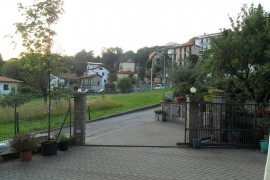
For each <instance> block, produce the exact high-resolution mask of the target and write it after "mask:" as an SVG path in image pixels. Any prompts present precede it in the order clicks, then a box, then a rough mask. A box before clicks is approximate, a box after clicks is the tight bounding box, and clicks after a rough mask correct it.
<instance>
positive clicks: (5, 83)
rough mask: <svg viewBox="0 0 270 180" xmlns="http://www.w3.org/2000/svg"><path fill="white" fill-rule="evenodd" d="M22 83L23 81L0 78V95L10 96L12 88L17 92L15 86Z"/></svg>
mask: <svg viewBox="0 0 270 180" xmlns="http://www.w3.org/2000/svg"><path fill="white" fill-rule="evenodd" d="M22 82H23V81H19V80H16V79H12V78H8V77H4V76H0V95H4V94H10V93H11V92H12V89H13V88H14V91H15V92H17V84H18V83H22Z"/></svg>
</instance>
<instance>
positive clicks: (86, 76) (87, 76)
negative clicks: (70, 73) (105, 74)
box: [80, 74, 101, 79]
mask: <svg viewBox="0 0 270 180" xmlns="http://www.w3.org/2000/svg"><path fill="white" fill-rule="evenodd" d="M94 76H100V77H101V75H99V74H89V75H83V76H81V77H80V79H81V78H92V77H94Z"/></svg>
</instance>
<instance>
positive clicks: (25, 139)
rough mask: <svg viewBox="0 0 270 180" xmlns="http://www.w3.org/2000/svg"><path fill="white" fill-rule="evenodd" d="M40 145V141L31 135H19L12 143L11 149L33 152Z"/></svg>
mask: <svg viewBox="0 0 270 180" xmlns="http://www.w3.org/2000/svg"><path fill="white" fill-rule="evenodd" d="M37 145H38V140H37V138H35V137H34V136H33V135H31V134H30V133H18V134H16V135H15V136H14V137H13V139H12V141H11V148H12V149H13V150H14V151H17V152H24V151H31V150H33V149H35V148H36V147H37Z"/></svg>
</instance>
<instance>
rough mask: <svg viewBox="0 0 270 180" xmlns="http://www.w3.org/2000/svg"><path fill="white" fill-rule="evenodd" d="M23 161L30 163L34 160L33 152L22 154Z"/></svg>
mask: <svg viewBox="0 0 270 180" xmlns="http://www.w3.org/2000/svg"><path fill="white" fill-rule="evenodd" d="M20 159H21V161H30V160H32V151H25V152H20Z"/></svg>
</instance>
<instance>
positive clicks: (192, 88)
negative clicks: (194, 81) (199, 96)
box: [190, 87, 197, 95]
mask: <svg viewBox="0 0 270 180" xmlns="http://www.w3.org/2000/svg"><path fill="white" fill-rule="evenodd" d="M196 91H197V89H196V88H195V87H191V88H190V93H191V94H192V95H194V94H195V93H196Z"/></svg>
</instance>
